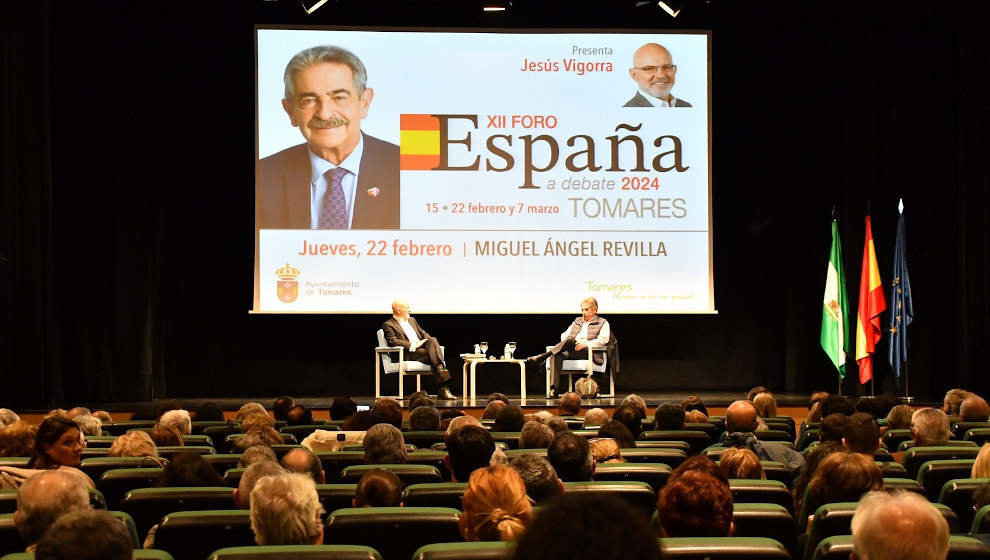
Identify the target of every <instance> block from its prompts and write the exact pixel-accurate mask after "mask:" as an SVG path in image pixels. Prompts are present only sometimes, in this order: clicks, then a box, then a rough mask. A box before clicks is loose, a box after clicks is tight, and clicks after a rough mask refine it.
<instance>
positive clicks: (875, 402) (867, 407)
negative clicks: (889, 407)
mask: <svg viewBox="0 0 990 560" xmlns="http://www.w3.org/2000/svg"><path fill="white" fill-rule="evenodd" d="M885 406H886V399H885V398H884V397H883V396H879V397H860V398H859V400H857V401H856V404H855V405H854V406H853V408H854V409H855V410H856V412H857V413H866V414H869V415H870V416H872V417H873V418H883V417H884V416H886V415H887V411H886V410H884V407H885Z"/></svg>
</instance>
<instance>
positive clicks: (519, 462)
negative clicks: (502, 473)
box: [509, 453, 564, 503]
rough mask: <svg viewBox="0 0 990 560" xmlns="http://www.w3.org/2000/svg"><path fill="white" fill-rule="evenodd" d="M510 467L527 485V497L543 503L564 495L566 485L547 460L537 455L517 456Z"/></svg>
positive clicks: (510, 462) (511, 461) (510, 463)
mask: <svg viewBox="0 0 990 560" xmlns="http://www.w3.org/2000/svg"><path fill="white" fill-rule="evenodd" d="M509 466H510V467H512V468H513V469H515V470H516V472H517V473H519V476H521V477H522V479H523V482H524V483H525V484H526V495H527V496H529V497H530V498H532V499H533V501H534V502H536V503H541V502H545V501H547V500H549V499H550V498H554V497H556V496H560V495H561V494H563V493H564V483H563V482H561V481H560V479H559V478H557V471H555V470H553V465H551V464H550V461H547V458H546V457H544V456H542V455H537V454H535V453H526V454H524V455H516V456H515V457H513V458H512V459H511V460H510V461H509Z"/></svg>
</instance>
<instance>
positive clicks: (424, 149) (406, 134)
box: [399, 114, 440, 171]
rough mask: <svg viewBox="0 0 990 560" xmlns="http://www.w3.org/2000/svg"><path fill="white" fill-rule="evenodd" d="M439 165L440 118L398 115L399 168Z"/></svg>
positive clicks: (426, 167)
mask: <svg viewBox="0 0 990 560" xmlns="http://www.w3.org/2000/svg"><path fill="white" fill-rule="evenodd" d="M438 165H440V120H439V119H437V118H436V117H434V116H433V115H423V114H408V115H399V169H401V170H413V171H417V170H418V171H425V170H429V169H433V168H434V167H437V166H438Z"/></svg>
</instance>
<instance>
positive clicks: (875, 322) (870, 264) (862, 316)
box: [856, 215, 887, 383]
mask: <svg viewBox="0 0 990 560" xmlns="http://www.w3.org/2000/svg"><path fill="white" fill-rule="evenodd" d="M885 309H887V302H886V301H885V300H884V297H883V285H882V284H881V282H880V269H879V268H878V267H877V253H876V250H875V249H874V248H873V230H872V228H871V227H870V216H869V215H867V216H866V240H865V242H864V244H863V270H862V272H861V273H860V276H859V311H858V312H857V314H856V315H857V318H856V363H857V364H859V382H860V383H866V382H867V381H869V380H871V379H873V354H874V353H875V352H876V347H877V342H880V337H881V335H882V334H883V331H882V330H880V314H881V313H883V312H884V310H885Z"/></svg>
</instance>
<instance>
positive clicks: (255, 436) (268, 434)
mask: <svg viewBox="0 0 990 560" xmlns="http://www.w3.org/2000/svg"><path fill="white" fill-rule="evenodd" d="M281 443H282V436H281V434H279V433H278V432H276V431H275V430H274V429H273V428H270V427H269V428H267V429H265V430H251V431H250V432H248V433H246V434H244V435H242V436H241V437H239V438H237V439H235V440H234V446H233V452H234V453H243V452H244V450H245V449H247V448H248V447H252V446H255V445H267V446H268V447H271V446H273V445H279V444H281Z"/></svg>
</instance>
